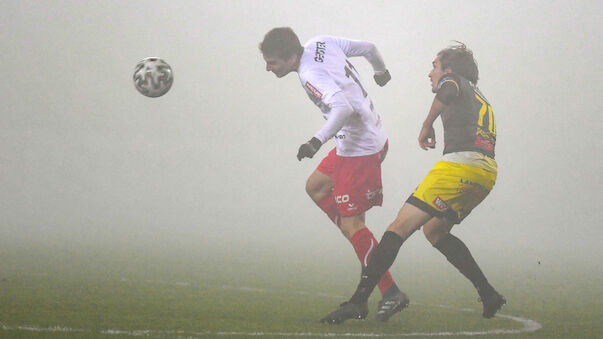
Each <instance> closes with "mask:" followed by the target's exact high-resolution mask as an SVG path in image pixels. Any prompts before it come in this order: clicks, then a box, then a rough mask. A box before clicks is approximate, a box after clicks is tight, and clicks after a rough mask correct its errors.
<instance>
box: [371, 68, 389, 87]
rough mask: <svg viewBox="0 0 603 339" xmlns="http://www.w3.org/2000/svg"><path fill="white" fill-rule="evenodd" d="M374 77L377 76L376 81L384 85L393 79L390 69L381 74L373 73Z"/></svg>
mask: <svg viewBox="0 0 603 339" xmlns="http://www.w3.org/2000/svg"><path fill="white" fill-rule="evenodd" d="M373 78H375V82H376V83H377V85H379V86H381V87H383V86H385V84H387V83H388V82H389V81H390V80H391V79H392V76H391V75H389V71H388V70H385V73H382V74H379V75H377V74H375V75H373Z"/></svg>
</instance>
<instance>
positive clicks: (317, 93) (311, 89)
mask: <svg viewBox="0 0 603 339" xmlns="http://www.w3.org/2000/svg"><path fill="white" fill-rule="evenodd" d="M306 89H307V90H308V91H309V92H310V93H312V95H313V96H315V97H317V98H318V99H322V93H320V91H319V90H318V89H317V88H316V87H314V86H312V84H311V83H310V82H309V81H306Z"/></svg>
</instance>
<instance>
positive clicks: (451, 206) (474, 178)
mask: <svg viewBox="0 0 603 339" xmlns="http://www.w3.org/2000/svg"><path fill="white" fill-rule="evenodd" d="M496 173H497V172H496V169H495V168H493V170H492V171H488V170H485V169H482V168H479V167H475V166H471V165H466V164H459V163H454V162H449V161H438V162H437V163H436V164H435V166H434V167H433V168H432V169H431V171H429V173H428V174H427V176H426V177H425V179H423V181H422V182H421V183H420V184H419V186H418V187H417V189H416V190H415V191H414V192H413V194H412V195H411V196H410V197H409V198H408V200H406V202H407V203H409V204H411V205H414V206H416V207H418V208H420V209H422V210H423V211H425V212H427V213H429V214H431V215H433V216H434V217H437V218H446V219H448V220H449V221H451V222H453V223H455V224H459V223H460V222H461V221H462V220H463V219H465V217H467V215H469V213H471V210H473V209H474V208H475V206H477V205H478V204H479V203H480V202H482V200H484V198H486V196H487V195H488V193H490V191H491V190H492V187H494V183H495V182H496Z"/></svg>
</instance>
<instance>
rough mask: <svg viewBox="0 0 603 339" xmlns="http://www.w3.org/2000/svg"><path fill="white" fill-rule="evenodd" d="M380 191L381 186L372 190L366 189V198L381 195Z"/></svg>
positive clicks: (371, 198) (370, 198)
mask: <svg viewBox="0 0 603 339" xmlns="http://www.w3.org/2000/svg"><path fill="white" fill-rule="evenodd" d="M382 192H383V189H382V188H377V189H376V190H374V191H368V192H366V200H373V199H375V198H376V197H378V196H379V195H381V193H382Z"/></svg>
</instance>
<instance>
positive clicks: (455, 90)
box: [419, 75, 459, 150]
mask: <svg viewBox="0 0 603 339" xmlns="http://www.w3.org/2000/svg"><path fill="white" fill-rule="evenodd" d="M458 95H459V85H458V80H457V79H456V78H455V77H454V76H452V75H450V76H446V75H445V76H444V77H442V80H440V82H439V83H438V91H437V94H436V96H435V98H433V102H432V103H431V108H430V109H429V113H428V114H427V117H426V118H425V121H424V122H423V126H422V128H421V132H419V147H421V148H422V149H424V150H428V149H429V148H435V144H436V138H435V130H434V129H433V122H434V121H435V120H436V119H437V118H438V117H439V116H440V113H442V111H443V110H444V109H445V108H446V106H447V105H448V104H450V102H451V101H452V100H454V99H455V98H456V97H457V96H458Z"/></svg>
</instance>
